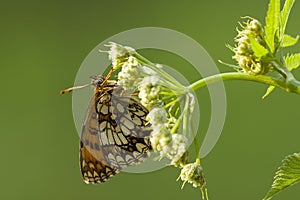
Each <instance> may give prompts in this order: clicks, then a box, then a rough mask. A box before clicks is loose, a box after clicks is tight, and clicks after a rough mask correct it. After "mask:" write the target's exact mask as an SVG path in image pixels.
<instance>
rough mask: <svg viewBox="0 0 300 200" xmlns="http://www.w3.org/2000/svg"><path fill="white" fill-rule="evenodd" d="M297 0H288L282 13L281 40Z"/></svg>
mask: <svg viewBox="0 0 300 200" xmlns="http://www.w3.org/2000/svg"><path fill="white" fill-rule="evenodd" d="M294 3H295V0H286V1H285V4H284V6H283V9H282V11H281V13H280V38H281V37H283V36H284V32H285V27H286V24H287V21H288V18H289V15H290V12H291V9H292V7H293V5H294Z"/></svg>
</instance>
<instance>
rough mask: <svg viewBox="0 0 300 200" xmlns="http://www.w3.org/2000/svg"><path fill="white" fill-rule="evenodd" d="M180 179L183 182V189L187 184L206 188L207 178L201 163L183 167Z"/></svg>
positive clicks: (197, 162)
mask: <svg viewBox="0 0 300 200" xmlns="http://www.w3.org/2000/svg"><path fill="white" fill-rule="evenodd" d="M180 178H181V180H182V181H183V185H182V188H183V187H184V184H185V183H186V182H188V183H190V184H192V185H193V187H199V188H203V187H204V186H205V183H206V181H205V177H204V174H203V168H202V167H201V165H200V162H199V161H196V162H194V163H190V164H187V165H185V166H183V168H182V169H181V173H180Z"/></svg>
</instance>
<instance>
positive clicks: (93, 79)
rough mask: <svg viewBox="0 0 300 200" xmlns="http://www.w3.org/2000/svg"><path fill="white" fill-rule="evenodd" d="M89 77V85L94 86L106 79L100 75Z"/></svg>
mask: <svg viewBox="0 0 300 200" xmlns="http://www.w3.org/2000/svg"><path fill="white" fill-rule="evenodd" d="M90 78H91V85H93V86H95V87H97V86H98V87H99V86H101V85H102V84H103V83H104V82H105V81H106V79H105V77H104V76H102V75H93V76H91V77H90Z"/></svg>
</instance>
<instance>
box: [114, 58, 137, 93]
mask: <svg viewBox="0 0 300 200" xmlns="http://www.w3.org/2000/svg"><path fill="white" fill-rule="evenodd" d="M141 79H142V69H141V65H140V64H139V63H138V60H137V59H136V58H135V57H133V56H129V57H128V60H127V61H126V62H124V63H123V64H122V70H121V71H120V72H119V74H118V85H120V86H122V87H123V88H124V89H125V90H134V89H137V86H138V83H139V82H140V81H141Z"/></svg>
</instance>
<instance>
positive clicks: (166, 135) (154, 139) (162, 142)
mask: <svg viewBox="0 0 300 200" xmlns="http://www.w3.org/2000/svg"><path fill="white" fill-rule="evenodd" d="M152 128H153V131H152V132H151V135H150V142H151V146H152V148H153V149H154V150H155V151H160V150H162V149H163V148H164V147H165V146H167V145H168V144H169V143H170V141H171V134H170V131H169V129H167V127H166V125H165V124H159V125H156V126H152Z"/></svg>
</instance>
